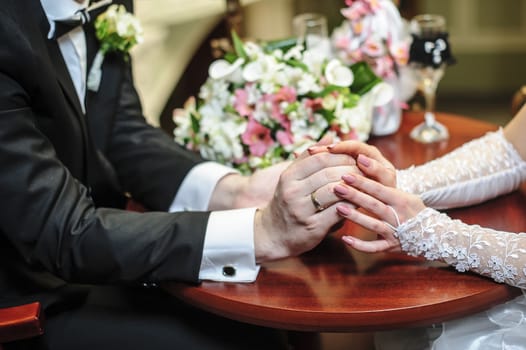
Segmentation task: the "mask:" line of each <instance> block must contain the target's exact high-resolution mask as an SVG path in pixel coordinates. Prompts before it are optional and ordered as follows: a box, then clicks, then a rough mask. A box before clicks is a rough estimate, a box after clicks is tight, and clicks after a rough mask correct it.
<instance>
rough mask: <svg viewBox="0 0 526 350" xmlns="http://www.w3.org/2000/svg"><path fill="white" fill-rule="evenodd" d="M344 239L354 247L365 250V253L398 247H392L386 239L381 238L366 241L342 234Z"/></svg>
mask: <svg viewBox="0 0 526 350" xmlns="http://www.w3.org/2000/svg"><path fill="white" fill-rule="evenodd" d="M342 241H344V242H345V243H346V244H347V245H349V246H351V247H353V248H354V249H356V250H358V251H361V252H364V253H378V252H384V251H386V250H390V249H392V248H396V246H393V247H391V245H390V244H389V242H387V241H386V240H383V239H380V240H375V241H364V240H361V239H359V238H356V237H352V236H342Z"/></svg>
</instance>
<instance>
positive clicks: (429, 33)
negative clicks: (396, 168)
mask: <svg viewBox="0 0 526 350" xmlns="http://www.w3.org/2000/svg"><path fill="white" fill-rule="evenodd" d="M409 25H410V30H411V34H412V36H413V43H412V44H411V50H410V54H409V62H410V63H409V66H410V68H411V69H412V70H413V72H414V73H415V79H416V83H417V87H418V89H419V90H420V91H421V92H422V94H423V95H424V99H425V113H424V122H423V123H421V124H419V125H417V126H416V127H415V128H414V129H413V130H412V131H411V133H410V136H411V138H413V139H414V140H416V141H418V142H422V143H431V142H436V141H441V140H445V139H447V138H448V137H449V133H448V131H447V128H446V127H445V126H444V125H442V124H441V123H439V122H438V121H437V120H436V118H435V113H434V112H435V99H436V90H437V86H438V83H439V82H440V80H441V79H442V77H443V76H444V72H445V69H446V66H447V64H448V63H452V61H453V59H452V57H451V53H450V49H449V43H448V40H447V36H448V33H447V31H446V20H445V18H444V17H443V16H440V15H435V14H422V15H417V16H415V17H414V18H413V19H412V20H411V22H410V24H409Z"/></svg>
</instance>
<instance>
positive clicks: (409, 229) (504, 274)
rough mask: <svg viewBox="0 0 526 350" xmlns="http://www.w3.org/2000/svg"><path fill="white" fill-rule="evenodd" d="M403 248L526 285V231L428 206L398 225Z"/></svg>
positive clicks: (513, 284) (433, 258)
mask: <svg viewBox="0 0 526 350" xmlns="http://www.w3.org/2000/svg"><path fill="white" fill-rule="evenodd" d="M396 236H397V237H398V239H399V240H400V244H401V246H402V250H403V251H405V252H406V253H408V254H409V255H412V256H423V257H425V258H426V259H428V260H440V261H443V262H445V263H447V264H449V265H451V266H454V267H455V268H456V269H457V271H460V272H465V271H473V272H476V273H478V274H481V275H483V276H487V277H491V278H493V279H494V280H495V281H496V282H499V283H507V284H509V285H512V286H515V287H519V288H526V233H519V234H516V233H510V232H503V231H496V230H492V229H489V228H483V227H480V226H478V225H468V224H465V223H463V222H462V221H460V220H453V219H451V218H450V217H449V216H447V215H446V214H442V213H439V212H438V211H436V210H434V209H431V208H426V209H424V210H422V211H421V212H420V213H419V214H418V215H417V216H415V217H414V218H412V219H410V220H408V221H406V222H405V223H403V224H402V225H400V226H399V227H398V228H397V231H396Z"/></svg>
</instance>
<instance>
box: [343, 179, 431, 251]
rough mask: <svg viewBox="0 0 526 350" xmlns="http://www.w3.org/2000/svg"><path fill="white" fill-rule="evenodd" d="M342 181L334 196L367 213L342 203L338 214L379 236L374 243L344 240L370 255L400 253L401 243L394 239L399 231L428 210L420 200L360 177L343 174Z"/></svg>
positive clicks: (353, 238)
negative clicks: (421, 212)
mask: <svg viewBox="0 0 526 350" xmlns="http://www.w3.org/2000/svg"><path fill="white" fill-rule="evenodd" d="M342 179H343V181H344V183H341V184H338V185H336V186H335V187H334V193H335V194H336V195H337V196H339V197H340V198H342V199H344V200H346V201H348V202H350V203H354V204H356V205H357V206H360V207H361V208H363V209H365V210H366V211H367V212H368V213H364V212H362V211H360V210H358V209H356V208H355V207H354V206H352V205H351V204H349V203H345V202H340V204H338V205H337V206H336V210H337V212H338V214H339V215H340V216H342V217H344V218H346V219H348V220H351V221H353V222H355V223H356V224H358V225H360V226H362V227H364V228H366V229H368V230H370V231H373V232H375V233H377V234H378V235H379V236H380V237H379V239H377V240H374V241H363V240H361V239H358V238H356V237H351V236H343V238H342V239H343V241H344V242H345V243H347V244H349V245H350V246H352V247H353V248H355V249H357V250H359V251H363V252H368V253H374V252H380V251H400V243H399V241H398V239H397V238H396V236H395V232H396V228H397V227H398V226H399V225H400V224H401V223H403V222H405V221H407V220H408V219H410V218H412V217H414V216H416V214H418V213H419V212H420V211H421V210H423V209H424V208H425V205H424V203H423V202H422V200H421V199H420V197H418V196H415V195H412V194H409V193H406V192H403V191H400V190H398V189H396V188H392V187H388V186H384V185H383V184H381V183H379V182H376V181H374V180H371V179H368V178H366V177H364V176H361V175H358V174H350V175H344V176H343V177H342Z"/></svg>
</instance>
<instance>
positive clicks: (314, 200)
mask: <svg viewBox="0 0 526 350" xmlns="http://www.w3.org/2000/svg"><path fill="white" fill-rule="evenodd" d="M315 193H316V191H312V192H311V194H310V200H311V202H312V204H313V205H314V208H315V209H316V211H317V212H318V211H322V210H323V209H325V208H326V207H324V206H323V205H321V203H320V201H318V198H316V195H315Z"/></svg>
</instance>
